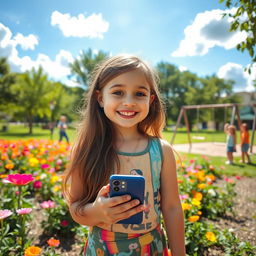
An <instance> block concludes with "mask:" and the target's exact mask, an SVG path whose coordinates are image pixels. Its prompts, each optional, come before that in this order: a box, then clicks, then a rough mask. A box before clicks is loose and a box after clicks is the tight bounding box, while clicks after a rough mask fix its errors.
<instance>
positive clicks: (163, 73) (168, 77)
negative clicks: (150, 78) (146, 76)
mask: <svg viewBox="0 0 256 256" xmlns="http://www.w3.org/2000/svg"><path fill="white" fill-rule="evenodd" d="M156 69H157V71H158V75H159V78H160V91H161V94H162V96H163V99H164V101H165V104H166V110H167V117H168V119H170V120H175V119H176V117H177V115H178V114H179V108H180V106H182V105H184V102H183V97H182V95H183V93H184V92H185V90H186V89H185V88H184V87H183V86H182V85H180V72H179V70H178V69H177V67H176V66H174V65H172V64H170V63H168V62H160V63H159V64H157V67H156ZM185 87H186V86H185Z"/></svg>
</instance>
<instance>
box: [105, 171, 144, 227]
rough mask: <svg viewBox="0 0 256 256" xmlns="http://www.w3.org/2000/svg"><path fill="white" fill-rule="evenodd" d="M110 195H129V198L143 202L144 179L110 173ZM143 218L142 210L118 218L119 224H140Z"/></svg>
mask: <svg viewBox="0 0 256 256" xmlns="http://www.w3.org/2000/svg"><path fill="white" fill-rule="evenodd" d="M109 183H110V193H109V195H110V197H114V196H121V195H130V196H131V200H133V199H138V200H139V201H140V204H143V203H144V191H145V179H144V177H143V176H137V175H117V174H115V175H111V176H110V182H109ZM142 220H143V212H139V213H136V214H135V215H133V216H131V217H129V218H127V219H124V220H120V221H119V222H117V223H121V224H140V223H141V222H142Z"/></svg>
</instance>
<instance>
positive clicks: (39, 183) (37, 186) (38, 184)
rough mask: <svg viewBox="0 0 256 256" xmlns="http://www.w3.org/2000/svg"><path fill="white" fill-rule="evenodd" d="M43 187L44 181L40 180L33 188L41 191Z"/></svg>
mask: <svg viewBox="0 0 256 256" xmlns="http://www.w3.org/2000/svg"><path fill="white" fill-rule="evenodd" d="M41 187H42V181H40V180H36V181H35V182H34V183H33V188H35V189H39V188H41Z"/></svg>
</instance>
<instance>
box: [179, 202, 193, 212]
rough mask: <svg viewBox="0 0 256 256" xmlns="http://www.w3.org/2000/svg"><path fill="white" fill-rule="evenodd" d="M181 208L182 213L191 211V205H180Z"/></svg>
mask: <svg viewBox="0 0 256 256" xmlns="http://www.w3.org/2000/svg"><path fill="white" fill-rule="evenodd" d="M181 206H182V209H183V211H186V210H190V209H191V205H189V204H187V203H182V204H181Z"/></svg>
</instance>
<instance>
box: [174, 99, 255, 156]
mask: <svg viewBox="0 0 256 256" xmlns="http://www.w3.org/2000/svg"><path fill="white" fill-rule="evenodd" d="M241 106H251V107H252V108H253V110H254V119H253V125H252V134H251V143H250V152H251V153H252V149H253V140H254V134H255V128H256V110H255V108H256V104H235V103H226V104H208V105H188V106H182V108H181V110H180V113H179V116H178V119H177V122H176V125H175V129H174V133H173V136H172V139H171V144H172V145H173V143H174V140H175V136H176V133H177V129H178V127H179V125H180V122H181V118H182V117H183V118H184V121H185V125H186V129H187V134H188V141H189V146H190V148H191V147H192V141H191V137H190V129H189V122H188V116H187V111H188V110H193V109H197V128H198V130H199V110H200V109H209V108H210V109H212V120H213V121H214V119H215V117H214V109H216V108H225V116H224V122H225V123H226V118H227V114H226V110H227V109H228V108H231V109H232V115H231V120H230V124H232V125H233V124H234V122H235V117H237V122H238V126H239V127H240V126H241V124H242V123H241V119H240V113H239V107H241Z"/></svg>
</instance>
